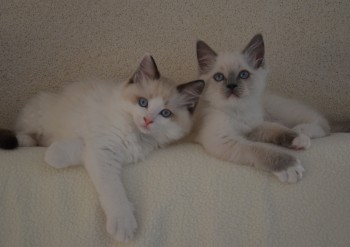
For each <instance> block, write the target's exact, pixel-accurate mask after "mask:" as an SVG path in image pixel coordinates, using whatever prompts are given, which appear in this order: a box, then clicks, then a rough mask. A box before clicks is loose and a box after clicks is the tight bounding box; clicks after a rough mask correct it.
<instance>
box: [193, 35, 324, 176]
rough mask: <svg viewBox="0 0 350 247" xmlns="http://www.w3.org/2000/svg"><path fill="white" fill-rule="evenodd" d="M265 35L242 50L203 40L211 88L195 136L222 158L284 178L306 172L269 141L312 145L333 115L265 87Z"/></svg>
mask: <svg viewBox="0 0 350 247" xmlns="http://www.w3.org/2000/svg"><path fill="white" fill-rule="evenodd" d="M264 53H265V49H264V41H263V38H262V36H261V35H260V34H258V35H256V36H254V37H253V39H252V40H251V41H250V42H249V44H248V45H247V46H246V47H245V49H244V50H243V52H241V53H228V52H226V53H218V54H217V53H216V52H215V51H214V50H213V49H211V48H210V47H209V46H208V45H207V44H205V43H204V42H203V41H198V42H197V58H198V64H199V73H200V78H201V79H203V80H204V81H205V82H206V88H205V92H204V95H203V97H202V99H201V100H200V102H199V105H198V107H199V109H198V110H197V112H196V127H195V128H194V129H195V130H196V131H195V133H194V134H193V138H194V139H195V141H196V142H198V143H200V144H202V145H203V147H204V148H205V149H206V151H207V152H208V153H210V154H212V155H213V156H216V157H218V158H220V159H223V160H227V161H232V162H237V163H241V164H246V165H251V166H254V167H257V168H260V169H263V170H266V171H269V172H272V173H273V174H275V175H276V176H277V177H278V179H279V180H280V181H282V182H289V183H294V182H297V181H298V180H300V179H301V178H302V174H303V172H304V168H303V167H302V165H301V163H300V161H299V160H298V159H297V158H296V157H295V156H294V155H292V154H289V153H287V152H285V151H283V150H281V149H280V148H277V147H274V146H271V145H268V144H267V143H270V144H271V143H272V144H276V145H279V146H283V147H286V148H290V149H296V150H299V149H307V148H309V147H310V138H317V137H323V136H326V135H328V134H329V133H330V126H329V124H328V121H327V120H326V119H325V118H324V117H323V116H322V115H321V114H319V113H318V112H316V111H315V110H313V109H311V108H310V107H308V106H306V105H304V104H302V103H300V102H297V101H293V100H290V99H287V98H283V97H280V96H277V95H273V94H271V93H269V92H265V85H266V76H267V70H266V69H265V65H264V62H265V61H264Z"/></svg>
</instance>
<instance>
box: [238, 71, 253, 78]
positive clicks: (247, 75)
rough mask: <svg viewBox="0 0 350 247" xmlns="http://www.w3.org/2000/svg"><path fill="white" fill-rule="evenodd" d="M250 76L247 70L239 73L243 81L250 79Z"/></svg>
mask: <svg viewBox="0 0 350 247" xmlns="http://www.w3.org/2000/svg"><path fill="white" fill-rule="evenodd" d="M249 75H250V74H249V72H248V71H246V70H242V71H241V72H239V78H241V79H248V77H249Z"/></svg>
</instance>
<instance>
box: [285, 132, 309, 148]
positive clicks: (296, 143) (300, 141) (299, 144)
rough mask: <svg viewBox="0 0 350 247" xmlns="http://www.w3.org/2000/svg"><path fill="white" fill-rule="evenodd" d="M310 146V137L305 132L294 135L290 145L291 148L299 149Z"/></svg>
mask: <svg viewBox="0 0 350 247" xmlns="http://www.w3.org/2000/svg"><path fill="white" fill-rule="evenodd" d="M310 146H311V140H310V137H308V136H307V135H305V134H299V135H298V136H297V137H295V138H294V139H293V141H292V143H291V145H290V148H291V149H295V150H300V149H308V148H309V147H310Z"/></svg>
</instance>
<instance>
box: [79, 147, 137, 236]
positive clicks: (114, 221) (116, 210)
mask: <svg viewBox="0 0 350 247" xmlns="http://www.w3.org/2000/svg"><path fill="white" fill-rule="evenodd" d="M84 151H85V152H84V164H85V167H86V169H87V171H88V173H89V175H90V177H91V179H92V182H93V183H94V185H95V188H96V190H97V193H98V195H99V199H100V203H101V206H102V208H103V210H104V212H105V214H106V217H107V232H108V233H109V234H111V235H112V237H113V238H114V239H115V240H117V241H123V242H126V241H128V240H131V239H132V238H133V236H134V232H135V230H136V228H137V223H136V219H135V217H134V214H133V207H132V205H131V203H130V202H129V200H128V198H127V196H126V192H125V189H124V186H123V184H122V181H121V178H120V173H121V169H122V165H121V164H120V163H119V162H118V154H117V153H115V152H114V150H111V149H109V148H108V147H94V146H92V145H89V144H86V149H85V150H84Z"/></svg>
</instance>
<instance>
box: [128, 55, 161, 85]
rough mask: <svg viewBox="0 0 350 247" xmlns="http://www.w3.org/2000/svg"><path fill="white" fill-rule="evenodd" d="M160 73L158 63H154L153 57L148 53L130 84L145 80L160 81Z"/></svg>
mask: <svg viewBox="0 0 350 247" xmlns="http://www.w3.org/2000/svg"><path fill="white" fill-rule="evenodd" d="M159 77H160V73H159V71H158V68H157V65H156V62H155V61H154V59H153V57H152V56H151V55H150V54H148V53H146V54H145V55H144V56H143V58H142V60H141V62H140V64H139V67H138V68H137V70H136V72H135V73H134V75H133V76H132V78H131V79H130V81H129V83H139V82H141V81H143V80H147V79H148V80H156V79H159Z"/></svg>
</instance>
